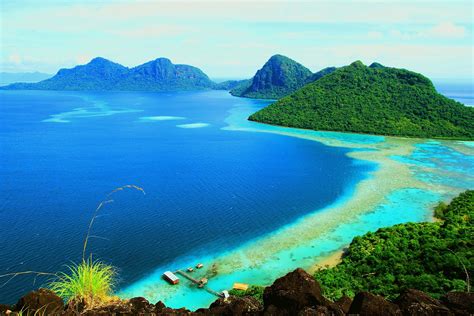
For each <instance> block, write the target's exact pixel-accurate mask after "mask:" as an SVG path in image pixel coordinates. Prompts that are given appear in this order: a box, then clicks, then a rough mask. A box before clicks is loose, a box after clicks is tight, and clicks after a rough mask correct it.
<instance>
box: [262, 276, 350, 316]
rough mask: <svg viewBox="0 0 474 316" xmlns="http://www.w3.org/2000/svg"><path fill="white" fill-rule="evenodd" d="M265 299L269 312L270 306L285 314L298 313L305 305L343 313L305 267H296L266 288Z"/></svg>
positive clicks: (339, 313)
mask: <svg viewBox="0 0 474 316" xmlns="http://www.w3.org/2000/svg"><path fill="white" fill-rule="evenodd" d="M263 301H264V305H265V311H266V313H267V314H268V312H269V309H270V306H272V310H273V309H274V307H275V308H276V309H278V310H279V311H280V312H281V313H283V314H285V313H289V314H297V312H298V311H301V310H304V309H305V307H317V306H324V307H327V308H328V310H329V311H330V312H333V313H334V314H335V315H343V312H342V310H341V309H340V308H339V307H338V306H337V305H335V304H334V303H332V302H331V301H329V300H327V299H326V298H324V297H323V295H322V293H321V287H320V286H319V283H318V282H316V280H314V278H313V277H312V276H311V275H310V274H308V273H307V272H305V271H304V270H303V269H296V270H295V271H293V272H290V273H288V274H287V275H285V276H283V277H281V278H279V279H277V280H276V281H275V282H274V283H273V284H272V285H271V286H269V287H267V288H265V291H264V293H263Z"/></svg>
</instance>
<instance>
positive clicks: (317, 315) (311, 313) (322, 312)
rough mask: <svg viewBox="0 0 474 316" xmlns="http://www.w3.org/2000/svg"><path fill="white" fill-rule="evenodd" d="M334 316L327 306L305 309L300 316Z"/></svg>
mask: <svg viewBox="0 0 474 316" xmlns="http://www.w3.org/2000/svg"><path fill="white" fill-rule="evenodd" d="M332 315H334V314H333V313H332V312H330V311H329V309H328V308H327V307H326V306H316V307H305V308H304V309H302V310H300V311H299V313H298V316H332Z"/></svg>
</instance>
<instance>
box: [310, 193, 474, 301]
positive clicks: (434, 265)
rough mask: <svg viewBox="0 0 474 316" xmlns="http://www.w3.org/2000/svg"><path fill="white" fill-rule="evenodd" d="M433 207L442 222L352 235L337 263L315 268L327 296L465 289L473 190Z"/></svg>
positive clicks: (473, 225)
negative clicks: (447, 202) (352, 237)
mask: <svg viewBox="0 0 474 316" xmlns="http://www.w3.org/2000/svg"><path fill="white" fill-rule="evenodd" d="M435 211H436V213H435V215H436V216H437V217H439V218H440V219H442V220H443V222H435V223H407V224H400V225H395V226H392V227H389V228H382V229H379V230H378V231H377V232H375V233H368V234H366V235H364V236H362V237H356V238H354V240H353V241H352V243H351V245H350V246H349V249H348V251H347V254H346V255H345V257H344V258H343V260H342V262H341V263H340V264H338V265H337V266H335V267H334V268H330V269H325V270H320V271H318V272H316V274H315V278H316V279H317V280H318V281H319V282H320V283H321V286H322V287H323V288H324V290H325V295H326V296H327V297H329V298H333V299H335V298H339V297H341V296H342V295H349V296H353V295H354V294H355V293H357V292H359V291H371V292H372V293H374V294H381V295H383V296H386V297H388V298H394V297H395V296H397V295H398V293H400V292H401V291H403V290H404V289H409V288H414V289H418V290H421V291H424V292H427V293H429V294H431V295H432V296H434V297H440V296H441V295H443V294H444V293H446V292H449V291H465V290H466V286H467V283H466V282H467V280H466V277H467V275H466V271H474V240H473V236H474V191H472V190H471V191H466V192H464V193H462V194H460V195H459V196H458V197H456V198H455V199H453V201H452V202H451V203H450V204H449V205H444V204H443V203H440V205H439V206H438V207H437V208H436V210H435Z"/></svg>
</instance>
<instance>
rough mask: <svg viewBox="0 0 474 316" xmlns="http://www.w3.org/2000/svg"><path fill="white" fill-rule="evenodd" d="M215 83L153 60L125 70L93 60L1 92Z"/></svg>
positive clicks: (155, 88) (194, 69) (189, 68)
mask: <svg viewBox="0 0 474 316" xmlns="http://www.w3.org/2000/svg"><path fill="white" fill-rule="evenodd" d="M215 85H216V84H215V83H214V82H213V81H212V80H210V79H209V77H208V76H207V75H206V74H205V73H204V72H203V71H202V70H200V69H199V68H197V67H194V66H190V65H180V64H173V63H172V62H171V61H170V60H169V59H168V58H157V59H155V60H152V61H149V62H147V63H144V64H142V65H139V66H136V67H133V68H128V67H125V66H123V65H120V64H118V63H115V62H113V61H110V60H108V59H105V58H102V57H96V58H94V59H92V60H91V61H90V62H89V63H88V64H85V65H79V66H76V67H74V68H71V69H60V70H59V71H58V73H57V74H56V75H55V76H53V77H52V78H49V79H46V80H43V81H40V82H38V83H14V84H10V85H7V86H4V87H0V89H4V90H87V91H92V90H95V91H103V90H115V91H187V90H202V89H213V88H214V86H215Z"/></svg>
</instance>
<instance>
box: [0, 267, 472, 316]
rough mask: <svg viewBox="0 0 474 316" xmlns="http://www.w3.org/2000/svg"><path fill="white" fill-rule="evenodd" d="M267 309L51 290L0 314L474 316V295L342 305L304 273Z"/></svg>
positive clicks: (231, 302) (253, 303) (285, 282)
mask: <svg viewBox="0 0 474 316" xmlns="http://www.w3.org/2000/svg"><path fill="white" fill-rule="evenodd" d="M263 302H264V303H263V305H262V304H261V303H260V302H259V301H258V300H256V299H255V298H253V297H234V296H232V297H230V298H228V299H226V300H224V299H218V300H217V301H215V302H214V303H212V304H211V305H210V306H209V308H201V309H198V310H196V311H194V312H191V311H189V310H187V309H184V308H182V309H172V308H167V307H166V306H165V305H164V304H163V303H162V302H158V303H156V304H151V303H150V302H148V301H147V300H146V299H145V298H143V297H135V298H132V299H130V300H127V301H119V302H116V303H113V304H110V305H106V306H101V307H98V308H94V309H89V310H86V309H84V306H83V304H81V303H80V302H70V303H69V304H68V305H64V304H63V302H62V300H61V299H60V298H59V297H58V296H56V295H55V294H54V293H53V292H51V291H50V290H46V289H39V290H38V291H33V292H30V293H28V294H27V295H25V296H24V297H22V298H21V299H20V300H19V301H18V303H17V304H16V305H14V306H8V305H0V315H15V314H16V311H20V310H22V309H23V311H25V310H26V309H28V311H29V312H30V313H31V314H34V312H35V311H39V312H40V313H39V314H40V315H43V312H44V314H45V315H91V316H92V315H157V316H158V315H170V316H172V315H258V316H273V315H275V316H279V315H282V316H285V315H296V316H310V315H311V316H312V315H318V316H326V315H331V316H339V315H361V316H378V315H380V316H390V315H400V316H405V315H408V316H412V315H413V316H414V315H422V316H439V315H443V316H444V315H446V316H451V315H453V316H454V315H466V316H468V315H473V314H474V294H473V293H464V292H451V293H447V294H446V295H445V296H444V297H442V298H441V300H436V299H434V298H432V297H430V296H428V295H427V294H425V293H423V292H421V291H418V290H413V289H409V290H406V291H404V292H403V293H401V294H400V296H399V297H398V298H397V299H395V300H394V301H393V302H390V301H388V300H386V299H385V298H383V297H381V296H378V295H374V294H371V293H368V292H360V293H358V294H357V295H356V296H355V297H354V299H353V300H352V299H350V298H349V297H342V298H341V299H339V300H337V301H336V302H332V301H330V300H328V299H326V298H325V297H324V296H323V295H322V291H321V287H320V285H319V283H318V282H317V281H315V280H314V279H313V277H312V276H311V275H309V274H308V273H306V272H305V271H304V270H302V269H296V270H295V271H293V272H290V273H288V274H287V275H285V276H283V277H281V278H279V279H277V280H276V281H275V282H274V283H273V284H272V285H271V286H269V287H267V288H266V289H265V291H264V294H263Z"/></svg>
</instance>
